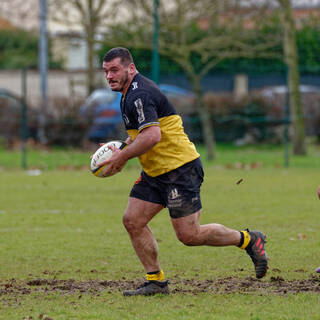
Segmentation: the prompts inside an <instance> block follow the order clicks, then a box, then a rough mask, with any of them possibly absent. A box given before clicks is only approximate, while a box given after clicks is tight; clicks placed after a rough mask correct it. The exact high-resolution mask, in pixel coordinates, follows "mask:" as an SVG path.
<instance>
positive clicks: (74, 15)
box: [48, 0, 118, 94]
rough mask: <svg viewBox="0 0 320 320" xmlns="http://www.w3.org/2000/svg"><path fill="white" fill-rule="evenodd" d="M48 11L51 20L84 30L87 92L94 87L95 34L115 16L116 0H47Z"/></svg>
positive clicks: (106, 26) (105, 26)
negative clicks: (86, 50)
mask: <svg viewBox="0 0 320 320" xmlns="http://www.w3.org/2000/svg"><path fill="white" fill-rule="evenodd" d="M48 3H49V13H50V16H51V18H52V19H53V21H55V22H58V23H60V24H63V25H65V26H68V27H69V28H70V29H71V30H72V29H76V30H79V27H80V30H82V31H84V36H85V41H86V43H87V49H88V53H87V62H88V76H87V92H88V94H90V93H91V92H92V90H93V89H95V77H94V74H95V66H94V55H95V48H94V46H95V43H97V39H96V37H97V35H98V34H99V32H101V30H102V29H103V28H104V29H106V28H108V23H112V21H113V19H114V18H115V17H116V13H117V9H118V1H116V0H48Z"/></svg>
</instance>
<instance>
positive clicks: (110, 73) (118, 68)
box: [102, 58, 130, 92]
mask: <svg viewBox="0 0 320 320" xmlns="http://www.w3.org/2000/svg"><path fill="white" fill-rule="evenodd" d="M102 68H103V70H104V75H105V77H106V80H107V81H108V83H109V85H110V88H111V90H113V91H120V92H123V91H124V90H125V89H126V88H127V87H128V85H129V84H130V83H129V82H130V65H129V66H125V65H123V64H122V63H121V59H120V58H115V59H113V60H111V61H109V62H105V61H104V62H103V64H102Z"/></svg>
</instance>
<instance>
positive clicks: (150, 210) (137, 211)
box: [123, 197, 169, 296]
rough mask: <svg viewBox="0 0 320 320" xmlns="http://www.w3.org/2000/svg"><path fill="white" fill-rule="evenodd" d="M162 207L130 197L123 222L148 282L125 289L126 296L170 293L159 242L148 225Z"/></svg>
mask: <svg viewBox="0 0 320 320" xmlns="http://www.w3.org/2000/svg"><path fill="white" fill-rule="evenodd" d="M162 209H163V206H162V205H159V204H155V203H151V202H147V201H143V200H140V199H137V198H132V197H130V198H129V201H128V205H127V209H126V211H125V214H124V216H123V224H124V226H125V227H126V229H127V231H128V233H129V235H130V239H131V242H132V245H133V247H134V249H135V251H136V254H137V256H138V257H139V259H140V261H141V263H142V264H143V266H144V268H145V270H146V272H147V275H146V279H147V282H145V283H144V284H143V285H142V286H141V287H139V288H137V289H135V290H126V291H124V292H123V294H124V295H125V296H136V295H154V294H157V293H161V294H169V287H168V281H165V278H164V273H163V271H162V270H161V269H160V264H159V260H158V244H157V241H156V239H155V238H154V236H153V234H152V232H151V230H150V228H149V227H148V225H147V224H148V222H149V221H150V220H151V219H152V218H153V217H154V216H155V215H156V214H157V213H158V212H159V211H160V210H162Z"/></svg>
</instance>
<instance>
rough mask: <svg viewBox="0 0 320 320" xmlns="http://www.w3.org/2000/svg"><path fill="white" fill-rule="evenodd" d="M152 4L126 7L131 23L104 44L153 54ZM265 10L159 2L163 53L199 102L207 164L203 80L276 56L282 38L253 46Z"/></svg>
mask: <svg viewBox="0 0 320 320" xmlns="http://www.w3.org/2000/svg"><path fill="white" fill-rule="evenodd" d="M153 2H154V1H153V0H131V1H123V3H125V4H126V6H127V9H128V10H127V12H128V13H127V15H128V18H127V19H126V20H125V23H123V24H118V25H117V26H116V27H115V28H113V30H112V32H110V34H109V35H108V37H107V38H106V42H107V43H108V44H110V45H114V44H117V45H124V46H129V47H135V48H148V49H150V48H151V46H152V25H153ZM267 9H268V8H267V7H266V6H265V5H261V4H258V5H257V4H256V1H249V0H247V1H236V0H225V1H219V0H173V1H160V7H159V21H160V33H159V52H160V54H162V55H165V56H168V57H170V58H171V59H172V60H173V61H175V62H176V63H177V64H178V65H180V67H181V68H182V69H183V70H184V72H185V73H186V75H187V77H188V78H189V81H190V83H191V87H192V90H193V92H194V93H195V95H196V97H197V99H196V100H197V110H198V114H199V116H200V119H201V123H202V128H203V137H204V140H205V144H206V148H207V151H208V159H214V157H215V137H214V130H213V126H212V121H211V119H210V112H209V110H208V109H207V108H206V106H205V104H204V99H203V96H204V92H203V88H202V80H203V78H204V76H205V75H206V74H207V73H208V72H209V71H210V70H212V69H213V68H214V67H215V66H216V65H217V64H218V63H219V62H221V61H222V60H223V59H226V58H235V57H256V56H260V57H269V56H270V55H272V54H271V53H270V52H269V49H270V48H272V47H273V46H274V45H275V44H279V42H280V37H278V36H277V35H272V36H269V38H268V36H266V37H265V38H264V39H263V40H261V41H259V42H257V41H256V40H254V39H257V34H258V33H259V31H260V30H261V28H262V27H263V26H264V24H265V22H266V21H267V19H266V16H265V12H266V10H267ZM262 17H263V18H262ZM195 58H197V59H195ZM195 61H197V63H195Z"/></svg>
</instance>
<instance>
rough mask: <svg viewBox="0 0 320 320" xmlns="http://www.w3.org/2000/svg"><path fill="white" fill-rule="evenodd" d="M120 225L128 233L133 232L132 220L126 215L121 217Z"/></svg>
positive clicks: (133, 224)
mask: <svg viewBox="0 0 320 320" xmlns="http://www.w3.org/2000/svg"><path fill="white" fill-rule="evenodd" d="M122 223H123V225H124V227H125V228H126V230H127V231H128V232H129V233H131V232H133V230H134V229H135V228H136V227H135V223H134V220H133V219H131V218H130V217H129V216H128V215H124V216H123V218H122Z"/></svg>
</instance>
